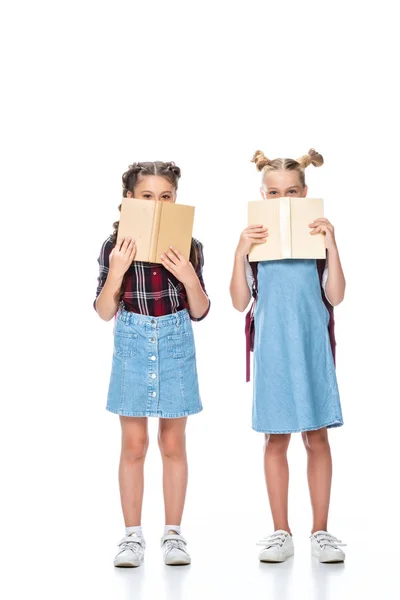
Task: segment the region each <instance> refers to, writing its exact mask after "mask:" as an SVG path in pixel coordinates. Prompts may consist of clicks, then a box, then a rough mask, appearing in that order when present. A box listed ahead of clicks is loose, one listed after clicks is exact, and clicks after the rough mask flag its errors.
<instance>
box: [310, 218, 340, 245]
mask: <svg viewBox="0 0 400 600" xmlns="http://www.w3.org/2000/svg"><path fill="white" fill-rule="evenodd" d="M309 227H312V231H311V232H310V235H315V234H316V233H323V234H325V247H326V249H327V250H336V249H337V246H336V239H335V228H334V227H333V225H332V223H331V222H330V221H328V219H325V218H324V217H321V218H319V219H315V221H313V222H312V223H310V224H309Z"/></svg>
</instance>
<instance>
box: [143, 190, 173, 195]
mask: <svg viewBox="0 0 400 600" xmlns="http://www.w3.org/2000/svg"><path fill="white" fill-rule="evenodd" d="M152 193H153V192H152V191H151V190H143V192H142V194H152ZM161 193H162V194H172V192H170V191H169V190H167V191H165V192H161Z"/></svg>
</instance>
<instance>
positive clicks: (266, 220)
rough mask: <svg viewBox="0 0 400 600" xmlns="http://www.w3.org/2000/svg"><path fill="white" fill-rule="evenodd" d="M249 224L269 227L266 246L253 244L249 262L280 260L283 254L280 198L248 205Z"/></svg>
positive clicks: (257, 201)
mask: <svg viewBox="0 0 400 600" xmlns="http://www.w3.org/2000/svg"><path fill="white" fill-rule="evenodd" d="M248 224H249V225H263V226H264V227H268V234H269V235H268V237H267V241H266V243H265V244H253V246H252V247H251V250H250V253H249V261H250V262H253V261H259V260H278V259H280V258H282V252H281V232H280V230H281V225H280V198H271V199H269V200H256V201H255V202H249V204H248Z"/></svg>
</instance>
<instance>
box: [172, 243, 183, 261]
mask: <svg viewBox="0 0 400 600" xmlns="http://www.w3.org/2000/svg"><path fill="white" fill-rule="evenodd" d="M170 250H171V252H173V253H174V254H175V256H176V257H177V259H178V260H180V261H181V260H185V257H184V256H183V254H182V253H181V252H180V251H179V250H178V249H177V248H174V247H173V246H170Z"/></svg>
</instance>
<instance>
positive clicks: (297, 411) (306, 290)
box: [252, 259, 343, 433]
mask: <svg viewBox="0 0 400 600" xmlns="http://www.w3.org/2000/svg"><path fill="white" fill-rule="evenodd" d="M254 323H255V342H254V384H253V391H254V393H253V414H252V427H253V429H255V430H256V431H262V432H265V433H294V432H297V431H310V430H314V429H321V428H322V427H339V426H340V425H343V418H342V411H341V406H340V397H339V390H338V385H337V380H336V371H335V365H334V361H333V355H332V349H331V345H330V340H329V332H328V323H329V311H328V310H327V308H326V306H325V305H324V302H323V300H322V297H321V286H320V281H319V276H318V271H317V267H316V261H315V260H311V259H285V260H274V261H262V262H259V263H258V300H257V304H256V309H255V314H254Z"/></svg>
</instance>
